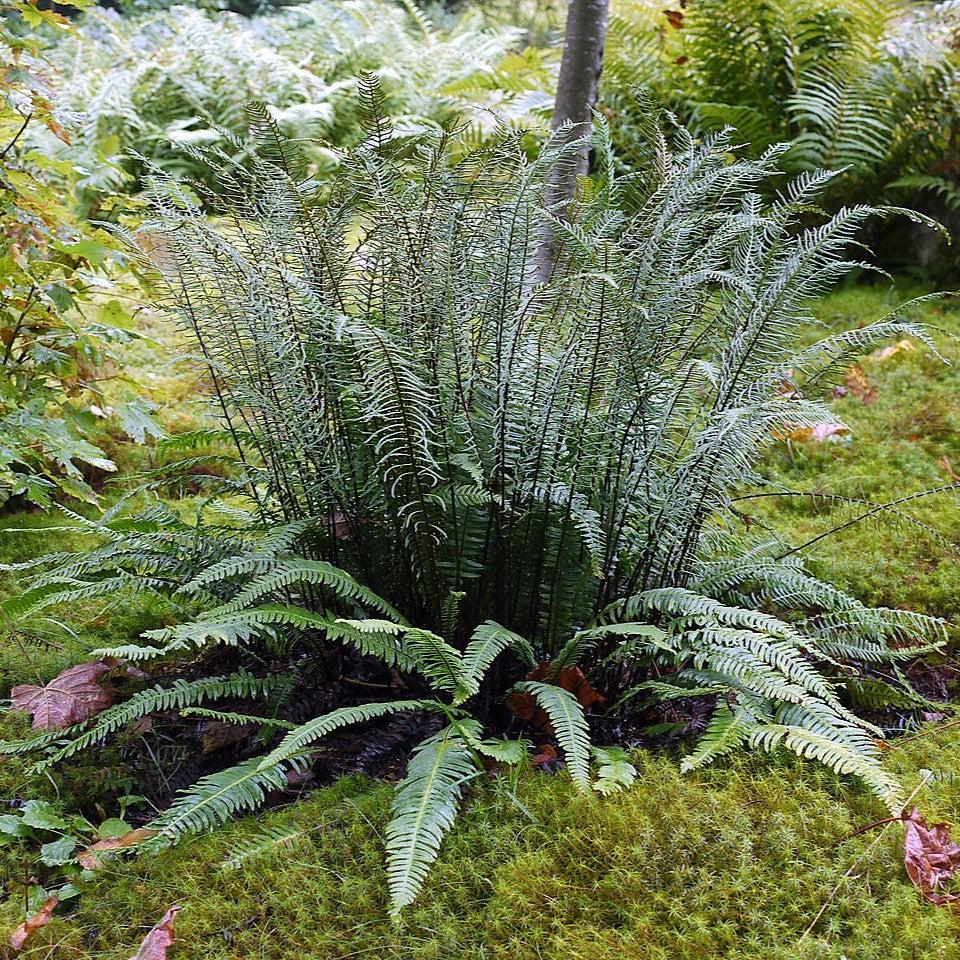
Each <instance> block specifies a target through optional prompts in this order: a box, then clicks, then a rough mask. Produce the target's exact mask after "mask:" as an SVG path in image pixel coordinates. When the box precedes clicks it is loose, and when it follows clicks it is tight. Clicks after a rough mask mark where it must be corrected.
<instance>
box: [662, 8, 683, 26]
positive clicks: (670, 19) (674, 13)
mask: <svg viewBox="0 0 960 960" xmlns="http://www.w3.org/2000/svg"><path fill="white" fill-rule="evenodd" d="M663 12H664V13H665V14H666V16H667V23H669V24H670V26H671V27H673V28H674V29H676V30H681V29H682V28H683V13H681V12H680V11H679V10H664V11H663Z"/></svg>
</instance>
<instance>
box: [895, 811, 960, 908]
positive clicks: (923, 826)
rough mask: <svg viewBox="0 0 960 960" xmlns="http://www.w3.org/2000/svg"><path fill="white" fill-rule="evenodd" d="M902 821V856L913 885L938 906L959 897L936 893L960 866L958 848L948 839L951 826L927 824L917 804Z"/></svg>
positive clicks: (953, 901) (954, 894)
mask: <svg viewBox="0 0 960 960" xmlns="http://www.w3.org/2000/svg"><path fill="white" fill-rule="evenodd" d="M904 823H905V824H906V828H907V829H906V834H905V836H904V839H903V859H904V862H905V863H906V867H907V874H908V876H909V877H910V879H911V881H913V885H914V886H915V887H916V888H917V890H919V891H920V893H921V894H922V895H923V896H924V897H925V898H926V899H927V900H929V901H930V903H935V904H937V905H938V906H943V905H944V904H947V903H955V902H956V901H958V900H960V894H957V893H940V892H939V888H940V887H941V886H942V885H943V884H944V883H946V882H947V881H948V880H950V879H952V878H953V876H954V874H955V873H956V871H957V868H958V867H960V847H958V846H957V844H955V843H954V842H953V841H952V840H951V839H950V827H948V826H947V824H945V823H935V824H933V826H930V827H928V826H927V822H926V820H924V819H923V817H922V816H921V815H920V812H919V811H918V810H917V808H916V807H914V808H913V810H911V811H910V815H909V816H908V817H904Z"/></svg>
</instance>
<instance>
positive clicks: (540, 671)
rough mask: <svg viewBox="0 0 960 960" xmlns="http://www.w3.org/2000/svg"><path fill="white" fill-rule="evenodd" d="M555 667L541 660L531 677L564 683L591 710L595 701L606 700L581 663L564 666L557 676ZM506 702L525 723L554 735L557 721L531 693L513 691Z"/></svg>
mask: <svg viewBox="0 0 960 960" xmlns="http://www.w3.org/2000/svg"><path fill="white" fill-rule="evenodd" d="M551 673H552V668H551V665H550V664H549V663H540V664H538V665H537V666H536V667H535V668H534V669H533V670H531V671H530V673H528V674H527V676H526V679H527V680H549V682H550V683H554V684H556V685H557V686H558V687H562V688H563V689H564V690H568V691H569V692H570V693H572V694H573V695H574V696H575V697H576V698H577V700H578V701H579V703H580V706H581V707H583V709H584V710H589V709H590V707H592V706H593V705H594V704H595V703H603V701H604V697H603V695H602V694H600V693H597V691H596V690H594V689H593V687H592V686H590V681H589V680H587V678H586V676H585V675H584V673H583V671H582V670H581V669H580V668H579V667H564V668H563V669H562V670H559V671H558V672H557V673H556V675H555V676H551ZM506 704H507V707H508V709H510V710H511V711H512V712H513V714H514V716H516V717H517V718H518V719H519V720H522V721H524V723H529V724H530V725H531V726H532V727H534V728H535V729H536V730H538V731H540V732H541V733H544V734H546V735H547V736H551V737H552V736H553V735H554V729H553V724H552V723H550V718H549V717H548V716H547V714H546V713H545V712H544V711H543V710H542V709H541V708H540V707H539V706H538V705H537V701H536V699H535V698H534V697H533V695H532V694H529V693H511V694H510V696H508V697H507V698H506Z"/></svg>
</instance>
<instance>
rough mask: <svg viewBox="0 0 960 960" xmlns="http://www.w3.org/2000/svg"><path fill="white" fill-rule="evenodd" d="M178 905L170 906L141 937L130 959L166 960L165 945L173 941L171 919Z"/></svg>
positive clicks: (167, 945) (178, 909)
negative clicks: (137, 948)
mask: <svg viewBox="0 0 960 960" xmlns="http://www.w3.org/2000/svg"><path fill="white" fill-rule="evenodd" d="M179 912H180V907H179V906H177V905H174V906H172V907H171V908H170V909H169V910H168V911H167V912H166V913H165V914H164V915H163V919H162V920H161V921H160V922H159V923H158V924H157V925H156V926H155V927H154V928H153V929H152V930H151V931H150V932H149V933H148V934H147V935H146V936H145V937H144V938H143V941H142V942H141V944H140V949H139V950H137V952H136V953H135V954H134V955H133V956H132V957H131V958H130V960H167V947H169V946H170V945H171V944H172V943H173V939H174V938H173V921H174V919H175V918H176V916H177V914H178V913H179Z"/></svg>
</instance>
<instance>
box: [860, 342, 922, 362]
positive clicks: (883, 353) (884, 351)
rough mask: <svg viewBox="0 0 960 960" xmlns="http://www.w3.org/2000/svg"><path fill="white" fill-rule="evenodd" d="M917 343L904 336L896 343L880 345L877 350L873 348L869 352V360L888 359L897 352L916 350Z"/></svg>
mask: <svg viewBox="0 0 960 960" xmlns="http://www.w3.org/2000/svg"><path fill="white" fill-rule="evenodd" d="M916 349H917V345H916V344H915V343H914V342H913V341H912V340H908V339H906V338H904V339H903V340H898V341H897V342H896V343H891V344H890V346H888V347H881V348H880V349H879V350H874V351H873V353H871V354H870V359H871V360H889V359H890V357H895V356H896V355H897V354H898V353H905V352H906V351H908V350H916Z"/></svg>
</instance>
